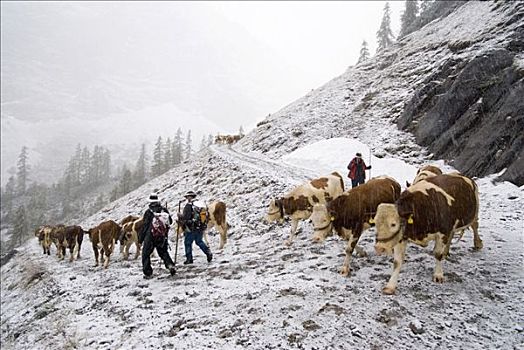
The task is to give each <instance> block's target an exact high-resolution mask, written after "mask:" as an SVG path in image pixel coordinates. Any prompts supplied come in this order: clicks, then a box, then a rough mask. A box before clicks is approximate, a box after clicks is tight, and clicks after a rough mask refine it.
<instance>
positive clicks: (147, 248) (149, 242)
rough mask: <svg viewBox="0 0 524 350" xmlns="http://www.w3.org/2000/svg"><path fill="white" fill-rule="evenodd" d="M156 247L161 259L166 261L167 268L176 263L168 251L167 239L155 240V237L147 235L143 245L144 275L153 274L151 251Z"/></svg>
mask: <svg viewBox="0 0 524 350" xmlns="http://www.w3.org/2000/svg"><path fill="white" fill-rule="evenodd" d="M155 248H156V252H157V253H158V256H159V257H160V259H162V260H163V261H164V265H165V267H166V269H168V268H169V267H170V266H171V265H174V263H173V260H171V257H170V256H169V253H168V252H167V248H168V244H167V239H161V240H153V237H151V236H149V235H148V236H147V237H146V239H144V244H143V246H142V271H144V275H146V276H151V275H152V274H153V269H152V268H151V253H153V250H154V249H155Z"/></svg>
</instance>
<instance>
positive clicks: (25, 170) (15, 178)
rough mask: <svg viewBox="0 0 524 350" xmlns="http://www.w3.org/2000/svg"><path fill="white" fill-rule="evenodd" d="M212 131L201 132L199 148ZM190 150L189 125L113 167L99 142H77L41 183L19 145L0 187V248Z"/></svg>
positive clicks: (103, 200)
mask: <svg viewBox="0 0 524 350" xmlns="http://www.w3.org/2000/svg"><path fill="white" fill-rule="evenodd" d="M212 142H213V136H212V135H208V136H203V137H202V140H201V143H200V149H203V148H205V147H208V146H209V145H210V144H211V143H212ZM193 153H194V150H193V142H192V136H191V130H189V131H187V133H186V134H185V135H183V133H182V130H181V129H180V128H179V129H178V130H177V132H176V133H175V135H174V136H173V138H170V137H168V138H166V139H164V138H162V137H161V136H159V137H158V139H157V141H156V143H155V145H154V148H153V150H152V152H151V155H150V156H149V155H148V152H147V149H146V144H142V145H141V147H140V151H139V154H138V157H136V159H137V160H136V162H135V163H134V166H133V167H130V166H128V165H127V163H124V165H123V166H122V167H121V168H120V169H117V167H116V166H115V165H114V162H113V160H112V157H111V152H110V151H109V149H107V148H106V147H104V146H101V145H95V146H93V147H92V148H89V147H87V146H85V145H84V146H82V145H81V144H78V145H77V146H76V149H75V152H74V153H73V155H72V156H71V158H70V159H69V160H68V161H67V163H66V166H65V168H64V170H63V173H62V175H61V176H60V178H59V179H58V180H57V181H56V182H55V183H53V184H51V185H47V184H44V183H39V182H38V181H36V180H31V173H32V168H31V165H30V164H29V158H30V155H29V150H28V148H27V147H26V146H23V147H22V149H21V151H20V155H19V157H18V160H17V163H16V172H15V174H12V175H11V176H10V177H9V179H8V181H7V183H6V185H5V186H4V187H3V188H2V189H1V210H0V215H1V221H2V225H1V226H2V227H1V228H2V229H3V230H4V233H5V232H7V233H11V236H10V240H9V242H7V244H3V245H2V252H3V251H4V250H9V249H11V248H13V247H14V246H17V245H20V244H22V243H23V241H24V240H25V239H27V238H29V237H31V236H32V232H34V230H35V229H36V228H37V227H38V226H40V225H43V224H46V223H53V224H56V223H61V222H67V221H70V220H74V219H80V218H82V217H85V216H88V215H91V214H93V213H95V212H96V211H98V210H100V209H101V208H102V207H103V206H104V205H106V204H108V203H109V202H111V201H113V200H115V199H117V198H119V197H121V196H123V195H125V194H127V193H129V192H131V191H133V190H134V189H136V188H138V187H140V186H141V185H143V184H144V183H146V182H147V181H149V180H150V179H152V178H154V177H156V176H159V175H161V174H163V173H165V172H166V171H168V170H169V169H171V168H173V167H175V166H176V165H178V164H180V163H181V162H183V161H184V160H186V159H188V158H189V157H190V156H191V155H192V154H193Z"/></svg>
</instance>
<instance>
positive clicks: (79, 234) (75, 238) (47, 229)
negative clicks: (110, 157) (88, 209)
mask: <svg viewBox="0 0 524 350" xmlns="http://www.w3.org/2000/svg"><path fill="white" fill-rule="evenodd" d="M42 233H43V235H44V239H43V247H44V250H45V249H47V251H48V252H49V247H50V246H51V242H53V243H54V244H55V246H56V250H57V255H58V258H59V259H60V260H63V259H64V258H65V255H66V251H67V249H68V248H69V254H70V257H69V261H73V260H75V259H78V258H80V249H81V248H82V241H83V239H84V230H82V228H81V227H80V226H64V225H57V226H44V227H43V229H42ZM48 254H49V253H48Z"/></svg>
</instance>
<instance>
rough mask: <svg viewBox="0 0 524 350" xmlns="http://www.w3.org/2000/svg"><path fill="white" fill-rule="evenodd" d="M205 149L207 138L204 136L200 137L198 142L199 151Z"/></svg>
mask: <svg viewBox="0 0 524 350" xmlns="http://www.w3.org/2000/svg"><path fill="white" fill-rule="evenodd" d="M206 147H207V138H206V135H202V140H201V141H200V148H199V150H200V151H201V150H203V149H205V148H206Z"/></svg>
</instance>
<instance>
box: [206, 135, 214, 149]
mask: <svg viewBox="0 0 524 350" xmlns="http://www.w3.org/2000/svg"><path fill="white" fill-rule="evenodd" d="M212 144H213V135H211V134H209V136H208V137H207V145H208V146H211V145H212Z"/></svg>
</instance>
